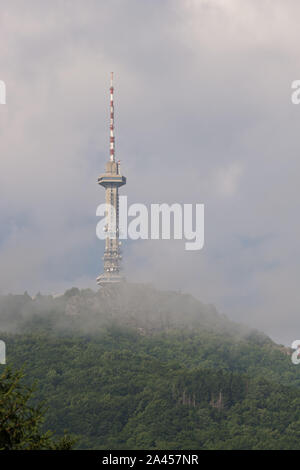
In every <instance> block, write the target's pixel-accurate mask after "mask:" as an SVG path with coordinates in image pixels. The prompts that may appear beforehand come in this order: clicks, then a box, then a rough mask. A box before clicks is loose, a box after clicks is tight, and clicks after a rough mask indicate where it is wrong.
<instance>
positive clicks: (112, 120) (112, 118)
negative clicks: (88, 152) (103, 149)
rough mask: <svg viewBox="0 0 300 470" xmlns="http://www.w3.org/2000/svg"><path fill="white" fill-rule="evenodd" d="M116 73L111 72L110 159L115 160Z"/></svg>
mask: <svg viewBox="0 0 300 470" xmlns="http://www.w3.org/2000/svg"><path fill="white" fill-rule="evenodd" d="M113 79H114V73H113V72H111V74H110V160H111V161H112V162H114V161H115V111H114V85H113Z"/></svg>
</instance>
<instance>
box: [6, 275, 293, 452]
mask: <svg viewBox="0 0 300 470" xmlns="http://www.w3.org/2000/svg"><path fill="white" fill-rule="evenodd" d="M0 330H1V331H2V333H0V338H1V339H4V340H5V341H6V343H7V360H8V363H9V364H11V365H14V366H15V367H17V368H19V367H21V366H23V367H24V369H25V372H26V377H27V379H26V380H28V382H29V383H32V381H33V380H37V393H36V399H37V400H39V401H40V400H45V401H46V403H47V406H48V411H47V413H46V420H45V424H44V426H45V429H51V430H54V431H55V432H56V434H57V436H58V437H60V436H63V434H64V430H67V431H68V432H69V433H71V434H72V436H74V437H76V438H77V444H76V445H77V447H78V448H89V449H175V450H176V449H300V444H299V442H300V440H299V437H300V406H299V405H300V368H299V367H297V366H295V365H293V364H292V363H291V360H290V356H289V351H288V350H287V349H286V348H283V347H282V346H278V345H276V344H275V343H273V342H272V341H271V340H270V339H269V338H268V337H267V336H266V335H264V334H262V333H259V332H257V331H253V330H251V329H248V328H247V327H243V326H241V325H237V324H234V323H232V322H230V321H229V320H228V319H227V318H226V317H224V316H221V315H219V314H218V313H217V312H216V310H215V309H214V308H213V307H212V306H205V305H203V304H201V303H200V302H199V301H197V300H196V299H194V298H193V297H191V296H188V295H182V294H179V293H172V292H160V291H157V290H155V289H153V288H152V287H150V286H143V285H130V284H125V285H123V286H119V288H118V289H116V287H115V288H109V289H102V290H100V291H99V292H97V293H95V292H92V291H90V290H83V291H79V290H78V289H72V290H70V291H67V292H66V293H65V294H64V295H63V296H60V297H58V298H53V297H51V296H40V295H39V296H37V298H36V299H34V300H32V299H31V298H30V297H29V296H28V295H26V294H25V295H23V296H3V297H1V298H0Z"/></svg>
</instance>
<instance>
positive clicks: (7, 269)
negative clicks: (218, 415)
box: [0, 0, 300, 342]
mask: <svg viewBox="0 0 300 470" xmlns="http://www.w3.org/2000/svg"><path fill="white" fill-rule="evenodd" d="M299 13H300V4H299V2H297V1H296V0H294V1H293V0H286V1H285V2H282V1H279V0H272V1H268V0H254V1H253V0H249V1H248V0H245V1H244V2H243V3H241V2H240V1H239V0H224V1H221V0H210V1H207V0H202V1H200V0H199V1H192V0H186V1H183V0H169V1H165V2H161V1H158V0H155V1H151V2H140V1H138V0H131V1H129V0H111V1H110V2H99V1H94V0H87V1H83V0H77V1H75V0H73V1H72V2H70V1H67V0H65V1H57V0H54V1H52V2H51V3H46V2H41V1H33V0H28V1H27V2H26V4H25V3H24V2H21V1H15V2H12V3H8V2H6V5H5V8H3V9H2V10H1V17H0V52H1V54H0V79H1V80H4V81H5V83H6V86H7V104H6V105H5V106H4V105H1V106H0V155H1V159H0V217H1V227H0V266H1V268H0V289H1V291H2V292H7V291H22V290H25V289H28V290H29V291H32V293H35V292H37V291H39V290H41V291H53V290H54V289H55V290H57V291H61V290H63V289H64V288H65V287H69V286H70V285H72V284H75V283H77V282H83V283H84V284H85V285H91V286H92V285H94V282H95V281H94V279H95V278H96V276H97V275H98V274H99V273H100V272H101V269H102V266H101V256H102V251H103V243H102V242H100V241H98V240H97V239H96V236H95V227H96V223H97V219H96V217H95V210H96V207H97V205H98V204H99V203H100V202H102V201H103V199H104V194H103V190H102V189H101V188H100V187H98V186H97V184H96V181H97V177H98V174H99V173H101V172H102V171H103V169H104V165H105V161H106V159H107V157H108V132H107V130H108V86H109V83H108V82H109V72H110V71H111V70H114V71H115V76H116V135H117V143H116V149H117V155H118V158H120V159H121V160H122V167H123V172H124V174H125V175H126V176H127V177H128V184H127V186H126V187H124V188H122V193H123V194H128V197H129V202H145V203H151V202H153V203H155V202H168V203H173V202H181V203H191V202H193V203H204V204H205V217H206V219H205V232H206V233H205V247H204V249H203V250H202V251H200V252H199V253H196V254H195V253H188V252H186V251H185V250H184V244H183V243H181V242H177V241H176V242H167V241H162V242H159V241H157V242H156V241H153V242H151V241H148V242H147V241H145V242H136V243H130V242H127V243H126V244H125V250H124V256H125V261H126V269H127V274H128V276H129V278H132V279H135V280H142V281H143V280H150V281H152V282H155V283H157V284H158V285H161V286H162V287H168V288H174V289H182V290H185V291H190V292H192V293H193V294H194V295H196V296H198V297H199V298H200V299H202V300H203V301H205V302H212V303H215V304H216V305H217V307H218V308H219V309H220V310H221V311H223V312H225V313H226V314H228V315H229V316H232V317H233V318H235V319H238V320H241V321H244V322H246V323H251V324H253V326H256V327H258V328H263V329H264V330H265V331H266V332H267V333H270V334H272V335H273V337H275V338H276V339H277V338H278V339H280V340H282V341H285V342H290V341H292V340H294V339H295V338H294V337H292V335H296V336H297V329H299V330H300V324H299V321H298V320H297V305H299V300H300V299H299V289H298V287H297V281H296V280H297V279H298V278H299V275H300V267H299V266H300V264H299V256H298V251H299V250H298V240H299V228H300V226H299V218H298V216H297V215H298V212H299V211H298V199H299V195H298V192H299V190H298V186H299V185H298V180H299V178H298V174H299V171H300V165H299V150H300V149H299V139H298V135H299V130H298V129H299V120H300V107H299V108H298V107H297V106H293V105H292V104H291V99H290V94H291V89H290V86H291V83H292V81H293V80H295V79H299V75H298V73H299V72H298V56H297V54H298V51H297V48H296V47H295V44H297V43H298V42H299V34H300V33H299V28H298V22H297V21H298V18H299ZM246 239H248V240H262V241H261V242H260V243H248V244H247V243H245V242H244V243H243V242H241V240H244V241H245V240H246Z"/></svg>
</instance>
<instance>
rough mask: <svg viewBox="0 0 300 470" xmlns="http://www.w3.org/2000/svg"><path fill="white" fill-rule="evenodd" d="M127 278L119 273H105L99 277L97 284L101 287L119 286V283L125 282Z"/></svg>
mask: <svg viewBox="0 0 300 470" xmlns="http://www.w3.org/2000/svg"><path fill="white" fill-rule="evenodd" d="M125 281H126V278H125V276H122V275H121V274H117V273H103V274H100V276H98V277H97V284H98V285H99V286H100V287H103V286H107V285H108V284H118V283H119V282H125Z"/></svg>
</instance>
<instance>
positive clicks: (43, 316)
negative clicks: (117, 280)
mask: <svg viewBox="0 0 300 470" xmlns="http://www.w3.org/2000/svg"><path fill="white" fill-rule="evenodd" d="M112 323H117V324H119V325H121V326H127V327H130V328H134V329H136V330H137V331H138V332H140V334H145V335H148V334H154V333H155V332H157V331H170V330H174V329H187V330H190V329H194V328H196V329H198V328H201V329H202V330H204V331H215V332H219V333H221V332H224V333H226V334H230V335H233V336H236V337H244V336H245V337H247V336H249V335H256V336H257V337H259V336H261V338H263V339H264V340H265V341H267V340H268V338H267V336H265V335H263V334H262V333H259V332H257V331H255V330H252V329H250V328H248V327H247V326H244V325H239V324H237V323H233V322H232V321H230V320H229V319H228V318H227V317H226V316H225V315H221V314H219V313H218V312H217V310H216V309H215V307H214V306H213V305H205V304H203V303H201V302H200V301H199V300H197V299H195V298H194V297H193V296H192V295H189V294H182V293H179V292H173V291H160V290H158V289H156V288H154V287H152V286H151V285H145V284H131V283H127V282H124V283H122V284H118V285H117V286H116V285H110V286H106V287H104V288H101V289H99V290H98V291H97V292H95V291H92V290H90V289H83V290H79V289H78V288H75V287H74V288H72V289H69V290H67V291H66V292H65V293H64V294H61V295H54V296H53V295H41V294H38V295H37V296H35V297H33V298H31V297H30V296H29V295H28V294H27V293H24V294H23V295H11V294H10V295H5V296H0V331H3V332H8V333H18V332H24V331H28V330H32V329H33V330H36V329H37V328H48V329H51V330H57V331H61V332H74V331H78V332H81V333H88V334H91V333H96V332H98V331H99V330H101V329H102V328H103V327H106V326H109V325H111V324H112Z"/></svg>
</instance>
